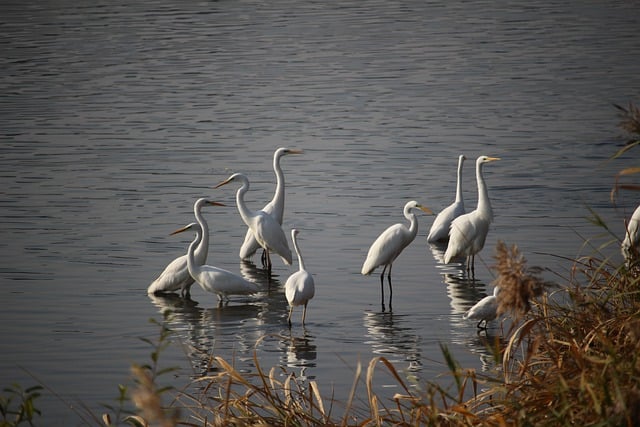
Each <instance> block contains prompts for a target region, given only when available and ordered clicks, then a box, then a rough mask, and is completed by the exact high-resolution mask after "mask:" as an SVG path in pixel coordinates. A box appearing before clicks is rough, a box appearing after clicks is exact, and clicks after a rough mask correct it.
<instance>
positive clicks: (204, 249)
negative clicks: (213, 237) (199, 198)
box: [193, 204, 209, 259]
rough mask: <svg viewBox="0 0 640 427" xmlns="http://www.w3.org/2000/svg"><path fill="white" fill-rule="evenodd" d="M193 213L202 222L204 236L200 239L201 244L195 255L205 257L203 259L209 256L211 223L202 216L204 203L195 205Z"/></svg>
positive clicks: (199, 222)
mask: <svg viewBox="0 0 640 427" xmlns="http://www.w3.org/2000/svg"><path fill="white" fill-rule="evenodd" d="M193 213H194V214H195V216H196V221H198V224H200V228H201V229H202V237H201V239H200V244H199V245H198V247H197V248H196V250H195V255H196V256H198V257H203V256H204V258H203V259H206V258H207V255H208V253H209V224H207V220H205V219H204V216H202V205H201V204H197V205H196V206H194V207H193Z"/></svg>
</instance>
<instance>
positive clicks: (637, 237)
mask: <svg viewBox="0 0 640 427" xmlns="http://www.w3.org/2000/svg"><path fill="white" fill-rule="evenodd" d="M621 251H622V256H624V258H625V260H627V261H629V260H631V259H632V258H633V257H634V255H635V256H638V253H639V252H640V206H638V207H637V208H636V210H635V211H634V212H633V215H631V218H630V219H629V223H628V224H627V227H626V230H625V233H624V239H623V240H622V247H621Z"/></svg>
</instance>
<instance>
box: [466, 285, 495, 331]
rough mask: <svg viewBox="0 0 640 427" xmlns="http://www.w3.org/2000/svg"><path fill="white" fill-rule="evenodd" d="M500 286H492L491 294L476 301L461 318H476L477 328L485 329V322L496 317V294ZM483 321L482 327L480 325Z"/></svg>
mask: <svg viewBox="0 0 640 427" xmlns="http://www.w3.org/2000/svg"><path fill="white" fill-rule="evenodd" d="M499 293H500V287H499V286H496V287H495V288H493V295H488V296H486V297H484V298H482V299H481V300H480V301H478V302H477V303H476V304H475V305H474V306H473V307H471V308H470V309H469V311H467V312H466V313H465V314H464V315H463V316H462V318H463V319H469V320H478V321H479V322H478V329H487V324H488V323H489V322H490V321H491V320H494V319H495V318H496V317H498V294H499ZM482 322H484V327H483V326H481V325H482Z"/></svg>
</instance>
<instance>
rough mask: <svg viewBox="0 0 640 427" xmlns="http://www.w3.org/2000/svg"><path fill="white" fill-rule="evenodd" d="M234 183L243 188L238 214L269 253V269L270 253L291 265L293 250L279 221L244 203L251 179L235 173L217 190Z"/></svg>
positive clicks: (237, 197)
mask: <svg viewBox="0 0 640 427" xmlns="http://www.w3.org/2000/svg"><path fill="white" fill-rule="evenodd" d="M232 181H240V183H241V184H242V186H241V187H240V188H239V189H238V192H237V193H236V204H237V206H238V212H239V213H240V216H241V217H242V220H243V221H244V223H245V224H247V226H248V227H249V229H250V230H251V232H252V233H253V235H254V236H255V238H256V240H257V242H258V243H259V244H260V246H262V247H263V248H265V250H266V252H267V263H268V264H267V268H268V269H269V270H271V259H270V257H269V252H270V251H273V252H275V253H277V254H278V255H280V257H281V258H282V260H283V261H284V263H285V264H287V265H291V260H292V258H291V249H289V244H288V243H287V237H286V236H285V234H284V231H282V227H281V226H280V224H279V223H278V221H277V220H276V219H275V218H274V217H272V216H271V215H269V214H268V213H266V212H263V211H252V210H251V209H249V208H248V207H247V205H246V203H245V201H244V195H245V193H246V192H247V191H249V178H247V176H246V175H244V174H242V173H234V174H233V175H231V176H230V177H229V178H227V179H226V180H225V181H222V182H221V183H220V184H218V185H216V187H215V188H219V187H222V186H223V185H226V184H228V183H230V182H232Z"/></svg>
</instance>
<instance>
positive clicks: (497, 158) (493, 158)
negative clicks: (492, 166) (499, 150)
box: [487, 157, 501, 162]
mask: <svg viewBox="0 0 640 427" xmlns="http://www.w3.org/2000/svg"><path fill="white" fill-rule="evenodd" d="M496 160H501V159H500V157H489V158H487V161H488V162H495V161H496Z"/></svg>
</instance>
